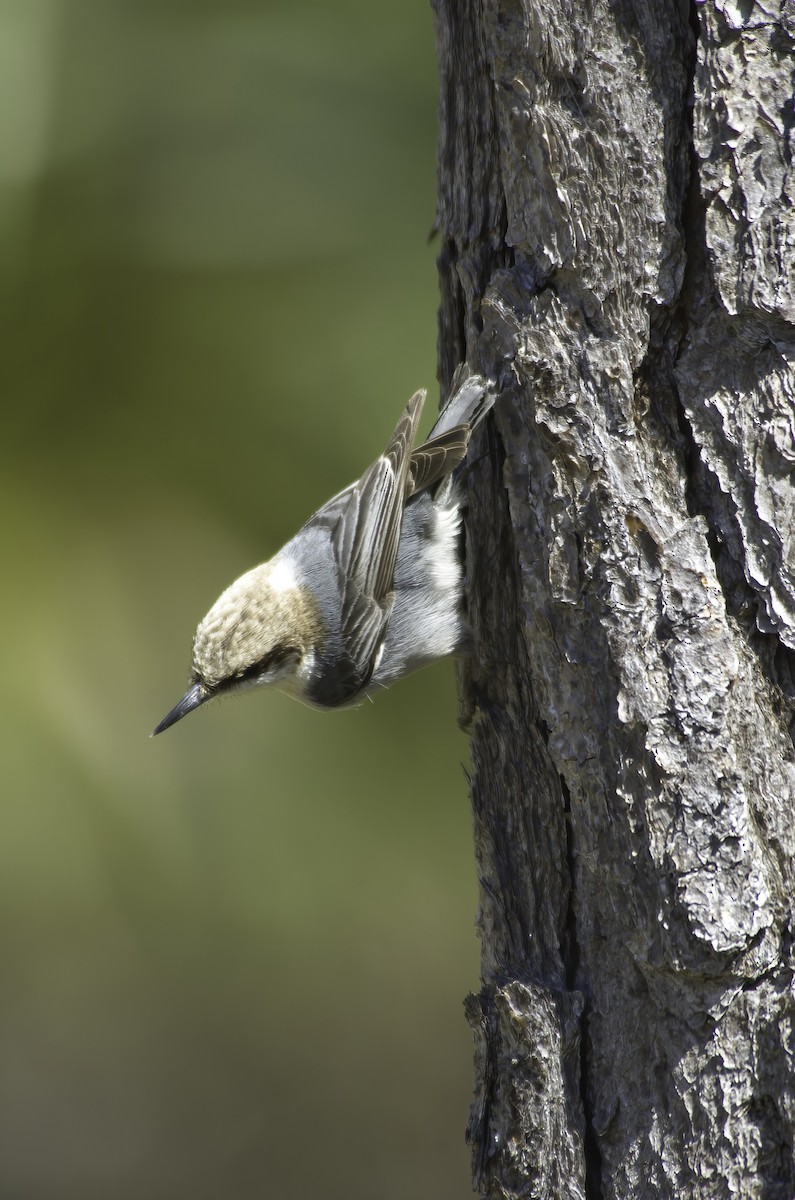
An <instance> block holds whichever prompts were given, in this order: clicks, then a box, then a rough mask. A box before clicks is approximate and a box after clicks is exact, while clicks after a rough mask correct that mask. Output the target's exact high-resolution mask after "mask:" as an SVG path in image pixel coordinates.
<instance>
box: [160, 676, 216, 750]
mask: <svg viewBox="0 0 795 1200" xmlns="http://www.w3.org/2000/svg"><path fill="white" fill-rule="evenodd" d="M211 696H212V692H211V691H210V689H209V688H208V687H205V685H204V684H203V683H194V684H193V685H192V686H191V687H189V688H188V690H187V692H186V693H185V695H184V696H183V697H182V699H181V700H180V702H179V704H175V705H174V707H173V708H172V710H171V712H170V713H168V715H167V716H165V717H163V720H162V721H161V722H160V724H159V725H158V726H157V728H156V729H153V730H152V734H151V736H152V737H154V736H155V735H156V734H158V733H162V732H163V730H164V729H170V728H171V726H172V725H176V723H177V721H181V720H182V718H183V717H187V715H188V713H189V712H193V710H194V708H198V707H199V705H200V704H204V702H205V700H209V699H210V697H211Z"/></svg>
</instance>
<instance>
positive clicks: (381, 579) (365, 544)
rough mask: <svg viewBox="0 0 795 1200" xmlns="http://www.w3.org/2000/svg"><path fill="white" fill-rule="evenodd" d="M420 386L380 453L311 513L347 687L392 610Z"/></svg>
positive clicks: (366, 673) (362, 674)
mask: <svg viewBox="0 0 795 1200" xmlns="http://www.w3.org/2000/svg"><path fill="white" fill-rule="evenodd" d="M424 400H425V392H416V393H415V394H414V395H413V396H412V398H411V400H409V402H408V404H407V406H406V409H405V411H404V413H403V415H402V416H401V418H400V420H399V422H398V424H397V428H396V429H395V432H394V433H393V434H392V437H391V438H390V440H389V444H388V445H387V447H386V449H385V451H384V453H383V454H382V455H381V457H380V458H377V459H376V461H375V462H374V463H373V464H372V465H371V466H370V467H368V468H367V470H366V471H365V473H364V475H362V477H361V479H359V480H358V482H357V483H355V484H352V485H351V486H350V487H348V488H346V489H345V491H343V492H340V493H339V495H337V496H335V497H334V498H333V499H332V500H330V501H329V502H328V504H327V505H324V506H323V508H322V509H321V510H320V512H318V513H317V514H316V518H315V523H318V524H320V523H322V524H323V525H325V526H326V528H328V530H329V534H330V537H331V545H332V550H333V553H334V558H335V562H336V567H337V577H338V580H339V584H340V595H341V627H340V634H341V642H342V652H343V654H344V655H345V656H346V657H347V658H348V659H349V660H350V663H349V667H350V671H349V672H348V678H349V679H350V681H351V682H350V685H349V686H350V691H351V694H353V693H354V692H355V691H356V690H358V689H360V688H362V687H364V686H365V685H366V683H367V681H368V679H369V678H370V676H371V674H372V671H373V665H374V660H375V656H376V653H377V651H378V647H379V646H380V644H381V640H382V638H383V634H384V631H385V628H386V624H387V622H388V620H389V614H390V612H391V611H392V600H393V593H392V588H393V583H394V575H395V559H396V558H397V550H398V543H399V542H400V532H401V527H402V524H403V509H404V506H405V503H406V497H407V494H409V492H410V467H411V457H412V456H411V451H412V447H413V445H414V439H415V437H416V433H417V424H418V422H419V418H420V413H421V412H422V405H423V402H424Z"/></svg>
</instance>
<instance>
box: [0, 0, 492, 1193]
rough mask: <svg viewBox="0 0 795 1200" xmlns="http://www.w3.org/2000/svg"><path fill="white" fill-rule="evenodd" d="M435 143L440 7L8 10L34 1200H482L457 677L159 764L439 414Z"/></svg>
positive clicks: (6, 3)
mask: <svg viewBox="0 0 795 1200" xmlns="http://www.w3.org/2000/svg"><path fill="white" fill-rule="evenodd" d="M435 125H436V78H435V64H434V53H433V35H432V23H431V16H430V11H429V6H428V3H427V0H411V2H410V3H408V4H400V5H396V4H390V3H388V2H387V0H377V2H374V0H337V2H336V3H335V4H334V5H329V4H328V3H327V0H278V2H275V3H270V2H267V0H266V2H263V0H256V2H253V0H252V2H247V0H225V2H224V3H221V0H216V2H214V3H210V2H205V0H0V239H1V240H2V247H1V250H2V258H1V259H0V261H2V264H3V265H2V295H1V299H2V345H3V350H2V356H1V365H0V372H1V373H2V381H3V389H2V390H3V413H4V426H5V432H4V436H3V438H2V458H3V467H2V476H1V478H2V484H1V486H2V490H3V512H4V514H5V520H4V523H3V524H4V528H5V533H6V537H5V547H4V550H3V558H4V563H3V568H4V569H3V577H4V586H3V588H2V605H3V612H2V621H3V630H4V637H3V656H4V664H3V671H2V680H3V688H2V697H3V698H2V730H3V743H4V751H3V757H4V760H5V784H4V787H3V795H2V801H1V802H0V803H1V809H0V811H1V812H2V835H1V836H0V889H2V933H1V934H0V938H1V939H2V941H1V943H0V951H1V953H2V962H3V982H2V987H1V988H0V1039H1V1042H2V1044H1V1045H0V1196H1V1197H2V1198H3V1200H10V1198H12V1197H13V1198H14V1200H21V1198H25V1200H27V1198H28V1197H35V1198H36V1200H39V1198H42V1200H49V1198H50V1197H52V1198H56V1197H57V1198H59V1200H60V1198H61V1197H71V1196H79V1197H81V1198H82V1200H91V1198H93V1197H102V1198H103V1200H107V1198H108V1197H113V1198H114V1200H116V1198H125V1197H136V1198H138V1197H144V1196H146V1197H148V1198H151V1197H170V1198H174V1197H182V1196H185V1197H192V1198H202V1197H234V1198H237V1197H240V1198H245V1197H260V1196H278V1197H279V1198H280V1200H292V1198H293V1197H296V1198H298V1197H301V1198H303V1197H309V1196H313V1197H314V1196H321V1195H322V1196H324V1197H332V1198H333V1197H345V1200H356V1198H358V1197H361V1198H362V1200H364V1198H366V1200H392V1198H395V1200H397V1198H398V1197H400V1198H401V1200H403V1198H407V1197H410V1198H411V1200H424V1198H427V1200H447V1198H448V1197H449V1198H453V1197H455V1198H457V1200H458V1198H462V1200H463V1198H464V1197H466V1196H468V1195H469V1194H470V1191H469V1155H468V1151H467V1150H466V1148H465V1146H464V1138H463V1131H464V1127H465V1123H466V1118H467V1111H468V1103H469V1091H470V1078H471V1047H470V1037H469V1033H468V1030H467V1028H466V1024H465V1021H464V1017H463V1013H462V1009H461V1001H462V998H463V996H464V994H465V993H466V992H467V991H468V990H470V989H472V988H475V987H476V986H477V947H476V940H475V936H474V931H473V928H472V923H473V916H474V911H475V904H476V896H475V890H476V889H475V871H474V866H473V863H472V857H471V846H470V840H471V839H470V816H469V808H468V802H467V796H466V788H465V781H464V778H463V775H462V771H461V765H460V764H461V762H462V760H463V759H464V758H465V756H466V741H465V739H464V737H463V735H461V734H460V733H459V732H458V730H457V727H456V714H457V704H456V697H455V680H454V671H453V668H452V666H451V665H450V664H449V663H447V664H440V665H439V666H437V667H435V668H433V669H431V670H429V671H426V672H425V673H423V674H420V675H418V676H416V677H414V678H413V679H410V680H408V681H406V682H404V683H403V684H401V685H400V686H399V687H397V688H396V689H394V690H393V691H391V692H389V693H386V694H385V695H384V696H382V697H381V698H380V699H379V701H378V703H377V704H375V705H372V706H370V705H366V706H365V707H363V708H361V709H358V710H356V711H353V712H347V713H340V714H318V713H315V712H311V711H309V710H305V709H303V708H302V707H301V706H300V705H298V704H296V703H294V702H293V701H291V700H288V699H287V698H285V697H283V696H280V695H278V694H272V695H268V694H266V693H265V694H262V693H260V694H254V695H249V696H247V697H245V698H243V699H240V700H238V701H231V700H230V701H229V702H228V703H227V704H222V705H213V706H208V708H207V709H204V710H202V711H201V712H199V713H197V714H195V715H194V716H193V717H192V718H190V719H189V720H187V721H185V722H183V723H182V724H181V725H179V726H178V727H177V728H175V729H173V730H171V731H169V732H168V733H167V734H166V735H164V736H163V737H161V738H158V739H156V740H155V741H150V740H149V738H148V736H147V735H148V733H149V731H150V729H151V728H152V727H153V725H154V724H155V722H156V721H157V720H159V718H160V717H162V716H163V714H164V713H165V712H166V710H167V709H168V708H170V707H171V705H172V704H173V703H174V702H175V701H176V700H177V698H178V697H179V696H180V695H181V693H182V690H183V688H184V683H185V679H186V672H187V667H188V659H189V650H190V642H191V637H192V634H193V630H194V627H195V624H196V622H197V620H198V618H199V617H201V616H202V615H203V613H204V611H205V610H206V609H207V607H208V606H209V605H210V603H211V602H212V601H213V600H214V599H215V597H216V596H217V594H218V593H219V592H220V591H221V589H222V588H223V587H225V586H226V585H227V584H228V583H229V582H230V581H231V580H232V579H233V578H234V577H235V576H236V575H238V574H239V573H240V572H241V571H243V570H244V569H247V568H248V567H249V566H251V565H253V564H254V563H255V562H257V561H260V560H261V559H263V558H265V557H268V556H269V555H270V554H271V553H272V552H273V551H274V550H275V549H276V548H278V546H279V545H280V544H281V543H282V542H283V541H284V540H286V538H287V537H288V536H290V535H291V534H292V533H293V532H294V531H295V529H296V528H297V527H298V525H299V524H300V523H301V521H302V520H303V519H304V518H305V517H306V516H308V515H309V513H311V511H312V510H313V509H314V508H315V507H317V506H318V505H319V504H320V503H321V502H322V501H324V500H325V499H327V498H328V496H329V495H331V494H332V493H333V492H334V491H336V490H337V489H338V488H339V487H341V486H342V485H344V484H346V483H347V482H348V481H349V480H350V479H351V478H353V477H354V476H355V475H357V474H358V473H359V472H360V471H361V470H362V469H363V467H364V466H365V465H366V464H367V462H368V461H369V460H370V459H371V458H372V457H373V456H374V455H375V454H376V453H377V452H378V451H379V450H380V449H381V448H382V446H383V444H384V442H385V440H386V438H387V437H388V435H389V433H390V431H391V429H392V426H393V424H394V421H395V418H396V416H397V414H398V412H399V411H400V408H401V406H402V405H403V403H404V402H405V400H406V399H407V398H408V396H409V394H410V393H411V392H412V391H413V390H414V389H415V388H416V387H418V386H420V385H421V384H427V385H428V386H429V387H430V394H431V398H432V403H431V404H430V405H429V409H430V408H432V407H435V403H436V389H435V386H434V379H435V338H436V316H435V310H436V302H437V285H436V272H435V266H434V249H433V247H432V246H429V245H428V243H427V235H428V233H429V230H430V228H431V224H432V220H433V210H434V175H435V167H434V156H435ZM430 421H431V415H430V412H429V413H428V414H427V417H426V426H425V428H427V426H428V425H429V424H430Z"/></svg>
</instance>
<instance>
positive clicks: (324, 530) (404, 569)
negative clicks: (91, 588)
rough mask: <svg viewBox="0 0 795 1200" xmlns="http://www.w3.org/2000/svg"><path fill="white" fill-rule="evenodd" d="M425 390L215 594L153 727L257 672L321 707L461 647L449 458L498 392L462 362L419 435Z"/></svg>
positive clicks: (246, 683)
mask: <svg viewBox="0 0 795 1200" xmlns="http://www.w3.org/2000/svg"><path fill="white" fill-rule="evenodd" d="M424 401H425V392H424V391H420V392H416V393H415V394H414V395H413V396H412V398H411V399H410V400H409V402H408V405H407V406H406V409H405V412H404V413H403V415H402V416H401V418H400V420H399V421H398V424H397V428H396V429H395V432H394V433H393V434H392V437H391V438H390V440H389V443H388V445H387V447H386V449H385V451H384V453H383V454H382V455H381V457H380V458H377V459H376V460H375V462H374V463H373V464H372V465H371V466H369V467H368V468H367V470H366V471H365V473H364V475H362V477H361V479H358V480H357V481H356V482H355V483H352V484H351V485H350V487H347V488H345V490H344V491H342V492H340V493H339V494H338V495H336V496H334V498H333V499H332V500H329V502H328V503H327V504H324V505H323V507H322V508H320V509H318V511H317V512H316V513H315V515H314V516H313V517H310V519H309V520H308V521H307V523H306V524H305V525H304V526H303V528H302V529H300V530H299V531H298V533H297V534H296V535H295V537H294V538H293V539H292V540H291V541H289V542H288V543H287V545H286V546H284V547H283V549H281V550H280V551H279V553H278V554H276V555H275V556H274V557H273V558H272V559H270V561H269V562H266V563H262V564H261V565H260V566H258V567H254V569H253V570H251V571H247V572H246V574H245V575H241V577H240V578H239V579H238V580H236V581H235V583H233V584H232V585H231V587H228V588H227V589H226V591H225V592H224V593H223V594H222V595H221V596H220V597H219V599H218V600H216V602H215V604H214V605H213V606H212V608H211V609H210V611H209V612H208V614H207V616H206V617H205V618H204V620H203V621H202V622H201V624H200V625H199V628H198V629H197V630H196V637H195V638H194V641H193V665H192V669H191V675H190V686H189V688H188V690H187V692H186V693H185V695H184V696H183V697H182V699H181V700H180V702H179V704H177V705H176V706H175V707H174V708H173V709H172V710H171V712H170V713H169V714H168V716H166V717H164V718H163V720H162V721H161V722H160V724H159V725H158V726H157V728H156V729H155V730H154V732H155V733H162V732H163V730H164V729H168V728H169V726H170V725H173V724H174V723H175V722H176V721H179V720H181V718H182V717H184V716H186V715H187V713H189V712H192V711H193V709H194V708H198V707H199V705H200V704H204V703H205V701H207V700H211V699H212V698H213V697H214V696H222V695H225V694H227V693H230V692H237V691H240V690H242V689H244V688H247V687H251V686H257V685H259V684H275V685H276V687H278V688H279V689H280V690H281V691H284V692H288V693H290V694H291V695H293V696H296V697H297V698H298V699H299V700H303V701H304V703H306V704H310V705H312V706H314V707H318V708H339V707H341V706H346V705H352V704H357V703H358V702H359V701H361V700H363V699H364V698H365V697H367V696H369V695H370V694H371V693H372V692H373V691H375V690H377V689H379V688H384V687H388V686H389V684H391V683H394V682H395V680H396V679H401V678H402V677H403V676H404V675H407V674H408V673H409V672H410V671H414V670H416V669H417V668H418V667H422V666H425V665H426V664H427V663H429V662H432V661H433V660H434V659H437V658H443V657H444V656H445V655H448V654H464V653H466V651H467V649H468V643H469V638H470V633H469V628H468V626H467V624H466V621H465V618H464V614H463V561H462V544H461V543H462V537H461V503H462V496H461V486H460V481H459V478H458V477H459V474H460V472H459V471H458V470H457V468H458V467H459V466H460V464H461V463H462V462H463V460H464V457H465V455H466V452H467V445H468V443H469V438H470V435H471V433H472V430H473V429H474V427H475V426H476V425H477V423H478V422H479V421H481V420H482V419H483V417H484V416H485V415H486V413H487V412H488V411H489V409H490V408H491V406H492V404H493V403H494V396H493V394H492V392H491V391H490V388H489V385H488V384H487V383H486V382H485V380H483V379H481V378H480V377H479V376H477V375H469V374H468V371H467V368H466V367H465V366H462V367H460V368H459V370H458V371H457V372H456V376H455V379H454V380H453V388H452V392H451V396H450V398H449V400H448V401H447V403H446V405H445V406H444V408H443V410H442V412H441V414H440V416H439V420H438V421H437V422H436V424H435V425H434V427H433V429H432V430H431V433H430V436H429V438H428V440H427V441H426V442H424V443H423V445H421V446H418V447H417V448H416V449H415V448H414V439H415V436H416V431H417V424H418V422H419V419H420V413H421V412H422V406H423V403H424Z"/></svg>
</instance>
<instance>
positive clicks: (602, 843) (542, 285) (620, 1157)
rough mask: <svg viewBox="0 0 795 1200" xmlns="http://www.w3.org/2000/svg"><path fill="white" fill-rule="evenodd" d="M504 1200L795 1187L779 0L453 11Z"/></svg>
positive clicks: (792, 603)
mask: <svg viewBox="0 0 795 1200" xmlns="http://www.w3.org/2000/svg"><path fill="white" fill-rule="evenodd" d="M435 16H436V27H437V44H438V55H439V66H440V80H441V82H440V88H441V128H440V148H439V213H438V226H439V232H440V235H441V239H442V246H441V253H440V258H439V270H440V276H441V287H442V306H441V314H440V339H439V343H440V344H439V353H440V374H441V377H442V382H443V384H446V383H447V382H448V381H449V379H450V376H451V374H452V371H453V369H454V368H455V366H456V364H457V363H458V361H459V360H461V359H464V358H468V359H469V361H470V363H471V364H472V366H473V367H475V368H476V369H478V370H480V371H482V372H483V373H485V374H489V375H491V376H493V377H495V378H496V379H498V381H499V385H500V391H501V399H500V400H499V402H498V405H497V408H496V409H495V413H494V417H493V421H492V423H491V428H490V429H488V430H486V432H485V433H483V434H481V435H479V437H478V449H476V451H475V453H474V455H473V456H472V457H473V458H474V459H475V462H474V465H473V467H472V469H471V471H470V491H471V498H470V511H469V523H468V525H469V531H468V564H469V568H468V569H469V575H470V589H471V596H470V603H471V613H472V619H473V624H474V626H475V629H476V638H477V650H476V654H475V657H474V659H473V661H472V663H471V665H470V666H469V667H468V668H467V669H466V672H465V677H464V678H463V680H462V686H463V698H464V708H465V717H466V718H468V720H469V721H470V724H471V729H472V757H473V767H474V769H473V776H472V802H473V808H474V816H475V837H476V854H477V863H478V872H479V878H480V893H481V894H480V911H479V917H478V923H479V931H480V936H481V939H482V946H483V951H482V985H483V986H482V990H481V992H480V994H479V995H478V996H473V997H470V998H469V1000H468V1002H467V1013H468V1017H469V1020H470V1022H471V1024H472V1027H473V1030H474V1033H475V1042H476V1054H475V1064H476V1081H475V1098H474V1101H473V1106H472V1115H471V1120H470V1126H469V1131H468V1133H469V1138H470V1140H471V1142H472V1147H473V1169H474V1178H475V1187H476V1189H477V1190H479V1191H480V1192H481V1194H482V1195H483V1196H486V1197H494V1198H497V1197H500V1198H506V1197H519V1196H521V1197H550V1198H553V1197H554V1198H555V1200H558V1198H561V1197H617V1198H630V1197H632V1198H637V1197H651V1196H653V1197H668V1196H670V1197H676V1198H680V1197H720V1200H725V1198H726V1197H728V1196H744V1197H752V1196H753V1197H760V1198H763V1200H772V1198H780V1200H792V1197H793V1196H795V1161H794V1159H793V1122H794V1119H795V1080H794V1079H793V1054H794V1053H795V1004H794V1003H793V986H792V959H793V948H792V932H791V921H792V903H791V899H790V897H791V895H792V890H793V868H794V865H795V833H794V831H795V821H794V820H793V811H794V800H795V773H794V772H793V745H792V739H791V735H790V731H789V721H790V719H791V716H792V711H793V705H792V698H793V695H795V683H794V682H793V681H794V680H795V668H793V663H795V655H794V654H793V651H795V556H794V555H793V534H795V499H794V498H793V496H794V494H793V475H792V466H793V463H794V462H795V439H794V437H793V427H794V426H795V408H794V407H793V399H794V398H795V382H794V379H793V371H792V368H791V366H790V361H791V360H790V356H791V354H792V352H793V348H795V271H794V269H793V261H795V260H793V250H795V219H794V218H793V207H792V203H793V191H794V189H793V172H792V165H791V154H790V130H791V128H792V126H793V124H795V121H794V119H793V118H794V115H795V114H794V111H793V84H794V82H795V81H794V79H793V75H794V74H795V72H794V71H793V61H794V60H793V57H792V52H793V46H795V6H793V5H792V2H791V0H761V2H759V3H756V4H755V3H754V0H707V2H705V3H703V4H699V5H696V6H694V7H692V8H691V7H688V6H687V5H686V4H681V3H677V2H676V0H591V3H588V4H577V3H574V0H568V2H567V0H558V2H557V3H551V2H550V0H522V2H519V0H480V2H476V0H435Z"/></svg>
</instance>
